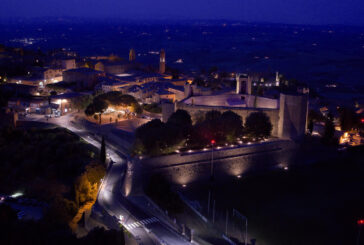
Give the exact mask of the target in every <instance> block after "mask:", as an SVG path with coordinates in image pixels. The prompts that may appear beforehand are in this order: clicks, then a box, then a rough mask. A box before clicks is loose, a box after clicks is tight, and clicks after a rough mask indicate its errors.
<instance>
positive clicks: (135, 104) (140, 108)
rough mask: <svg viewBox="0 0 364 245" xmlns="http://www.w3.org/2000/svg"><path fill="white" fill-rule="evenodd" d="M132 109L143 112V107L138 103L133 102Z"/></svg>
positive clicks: (138, 112) (137, 112) (139, 112)
mask: <svg viewBox="0 0 364 245" xmlns="http://www.w3.org/2000/svg"><path fill="white" fill-rule="evenodd" d="M131 108H132V111H133V112H135V113H136V114H138V115H140V114H142V113H143V108H142V107H141V106H140V105H139V104H138V103H132V104H131Z"/></svg>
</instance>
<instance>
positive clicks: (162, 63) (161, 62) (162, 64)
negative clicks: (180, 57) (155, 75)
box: [159, 49, 166, 74]
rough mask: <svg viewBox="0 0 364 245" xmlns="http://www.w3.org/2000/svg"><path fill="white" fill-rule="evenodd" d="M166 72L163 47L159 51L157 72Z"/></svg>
mask: <svg viewBox="0 0 364 245" xmlns="http://www.w3.org/2000/svg"><path fill="white" fill-rule="evenodd" d="M165 72H166V52H165V51H164V49H162V50H161V52H160V58H159V73H160V74H164V73H165Z"/></svg>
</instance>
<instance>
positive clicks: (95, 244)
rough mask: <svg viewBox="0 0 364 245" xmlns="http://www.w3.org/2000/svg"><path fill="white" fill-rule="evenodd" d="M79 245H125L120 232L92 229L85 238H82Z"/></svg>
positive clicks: (122, 234)
mask: <svg viewBox="0 0 364 245" xmlns="http://www.w3.org/2000/svg"><path fill="white" fill-rule="evenodd" d="M81 244H87V245H114V244H118V245H125V237H124V233H123V232H122V231H117V230H105V229H104V228H94V229H93V230H92V231H90V232H89V233H88V235H87V236H85V237H83V238H82V242H81Z"/></svg>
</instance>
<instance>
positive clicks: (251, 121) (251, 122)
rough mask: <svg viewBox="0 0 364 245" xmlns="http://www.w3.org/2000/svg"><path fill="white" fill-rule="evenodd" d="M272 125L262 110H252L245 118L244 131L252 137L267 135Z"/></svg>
mask: <svg viewBox="0 0 364 245" xmlns="http://www.w3.org/2000/svg"><path fill="white" fill-rule="evenodd" d="M272 129H273V126H272V123H271V122H270V119H269V117H268V116H267V115H266V114H265V113H264V112H253V113H250V115H249V116H248V117H247V118H246V121H245V132H246V133H247V134H248V135H251V136H253V137H269V136H270V134H271V132H272Z"/></svg>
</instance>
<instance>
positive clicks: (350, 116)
mask: <svg viewBox="0 0 364 245" xmlns="http://www.w3.org/2000/svg"><path fill="white" fill-rule="evenodd" d="M359 122H360V121H359V117H358V115H357V114H356V113H355V111H354V110H352V109H350V108H343V109H341V110H340V126H341V129H342V130H344V131H348V130H352V129H353V128H357V127H358V126H359Z"/></svg>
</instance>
